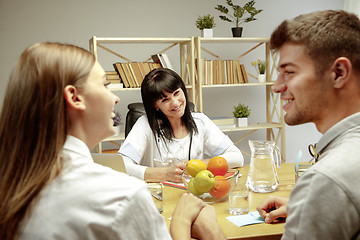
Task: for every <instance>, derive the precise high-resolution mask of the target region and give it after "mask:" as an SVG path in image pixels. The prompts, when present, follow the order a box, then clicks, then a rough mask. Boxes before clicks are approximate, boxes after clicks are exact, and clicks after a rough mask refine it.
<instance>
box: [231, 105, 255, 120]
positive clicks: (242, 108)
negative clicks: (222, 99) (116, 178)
mask: <svg viewBox="0 0 360 240" xmlns="http://www.w3.org/2000/svg"><path fill="white" fill-rule="evenodd" d="M250 112H251V110H250V108H249V106H247V105H245V104H242V103H239V105H237V106H234V111H233V114H234V117H236V118H246V117H249V116H250Z"/></svg>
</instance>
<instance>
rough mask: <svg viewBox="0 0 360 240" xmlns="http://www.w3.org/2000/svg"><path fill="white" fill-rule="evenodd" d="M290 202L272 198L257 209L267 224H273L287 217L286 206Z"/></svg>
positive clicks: (286, 199) (284, 199)
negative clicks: (278, 219)
mask: <svg viewBox="0 0 360 240" xmlns="http://www.w3.org/2000/svg"><path fill="white" fill-rule="evenodd" d="M288 201H289V199H288V198H283V197H275V196H270V197H269V198H267V199H266V200H265V201H264V202H263V203H261V204H260V205H259V206H258V207H257V208H256V209H257V210H258V212H259V213H260V215H261V216H262V217H263V218H264V219H265V222H266V223H272V222H273V221H274V220H275V219H277V218H280V217H283V218H286V217H287V213H286V205H287V202H288Z"/></svg>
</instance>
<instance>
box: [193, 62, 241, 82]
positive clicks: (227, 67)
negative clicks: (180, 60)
mask: <svg viewBox="0 0 360 240" xmlns="http://www.w3.org/2000/svg"><path fill="white" fill-rule="evenodd" d="M196 62H197V61H196ZM200 64H201V67H202V84H203V85H215V84H237V83H247V82H248V78H247V73H246V70H245V66H244V64H241V63H240V62H239V61H238V60H205V59H202V60H201V61H200ZM195 67H196V68H198V66H197V64H196V65H195Z"/></svg>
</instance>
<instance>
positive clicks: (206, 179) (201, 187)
mask: <svg viewBox="0 0 360 240" xmlns="http://www.w3.org/2000/svg"><path fill="white" fill-rule="evenodd" d="M214 185H215V176H214V174H212V172H210V171H209V170H202V171H200V172H198V174H196V176H195V178H194V187H195V188H196V190H198V191H199V192H202V193H206V192H208V191H210V189H212V188H213V187H214Z"/></svg>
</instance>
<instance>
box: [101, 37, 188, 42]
mask: <svg viewBox="0 0 360 240" xmlns="http://www.w3.org/2000/svg"><path fill="white" fill-rule="evenodd" d="M190 40H191V38H117V37H96V41H97V42H98V43H185V42H189V41H190Z"/></svg>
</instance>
